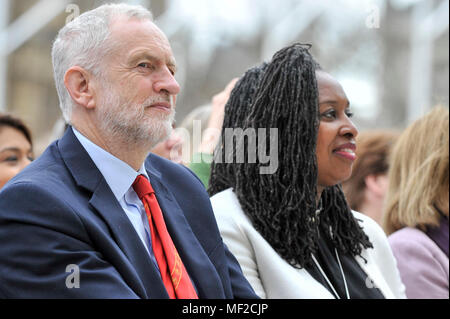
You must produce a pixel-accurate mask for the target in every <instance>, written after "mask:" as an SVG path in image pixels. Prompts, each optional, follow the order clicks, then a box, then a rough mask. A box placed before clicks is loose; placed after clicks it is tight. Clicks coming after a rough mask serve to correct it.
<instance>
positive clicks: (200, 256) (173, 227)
mask: <svg viewBox="0 0 450 319" xmlns="http://www.w3.org/2000/svg"><path fill="white" fill-rule="evenodd" d="M147 163H149V161H147V162H146V168H147V173H148V174H149V177H150V182H151V184H152V187H153V189H154V191H155V194H156V198H157V200H158V203H159V206H160V207H161V211H162V212H163V215H164V221H165V223H166V226H167V230H168V232H169V234H170V236H171V238H172V241H173V243H174V245H175V247H176V248H177V251H178V253H179V254H180V257H181V260H182V261H183V264H184V266H185V267H186V270H187V272H188V273H189V276H190V278H191V281H192V282H193V284H194V286H195V288H196V289H197V293H198V296H199V297H200V298H201V297H202V296H208V298H225V295H224V292H223V288H222V287H221V286H220V285H219V283H220V282H221V279H220V277H219V274H218V273H217V271H216V269H215V267H214V266H213V264H212V263H211V261H210V259H209V257H208V256H207V255H206V253H205V251H204V250H203V247H202V246H201V244H200V243H199V241H198V240H197V238H196V237H195V235H194V232H193V231H192V229H191V227H190V226H189V223H188V221H187V220H186V218H185V216H184V213H183V211H182V210H181V208H180V206H179V205H178V203H177V201H176V199H175V197H174V196H173V194H172V193H171V192H170V191H169V190H168V189H167V188H166V187H165V186H164V184H163V183H162V181H161V177H160V174H158V172H156V171H155V170H154V169H153V168H151V167H148V165H147Z"/></svg>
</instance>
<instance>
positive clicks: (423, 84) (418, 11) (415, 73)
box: [407, 0, 449, 123]
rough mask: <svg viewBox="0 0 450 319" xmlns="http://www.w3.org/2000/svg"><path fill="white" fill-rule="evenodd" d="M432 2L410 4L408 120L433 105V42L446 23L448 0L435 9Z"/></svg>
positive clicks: (443, 30) (408, 121)
mask: <svg viewBox="0 0 450 319" xmlns="http://www.w3.org/2000/svg"><path fill="white" fill-rule="evenodd" d="M432 5H433V2H432V1H422V2H419V3H417V4H416V5H415V6H414V7H413V12H412V19H411V39H410V41H411V42H410V45H411V60H410V75H409V96H408V113H407V114H408V118H407V123H411V122H413V121H414V120H416V119H417V118H418V117H420V116H422V115H424V114H425V113H426V112H427V111H428V110H429V109H430V108H431V107H432V105H431V103H432V97H431V92H432V81H433V77H432V75H433V70H432V67H433V47H434V42H435V41H436V39H437V38H438V37H439V36H441V35H442V34H443V33H444V32H445V31H446V30H448V27H449V26H448V25H449V14H448V10H449V2H448V0H441V2H440V3H439V5H438V6H437V7H436V8H435V9H434V10H433V6H432Z"/></svg>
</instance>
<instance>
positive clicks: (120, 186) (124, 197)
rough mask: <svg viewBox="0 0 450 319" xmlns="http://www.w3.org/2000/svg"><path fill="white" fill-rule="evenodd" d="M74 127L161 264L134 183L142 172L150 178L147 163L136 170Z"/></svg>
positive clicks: (128, 215)
mask: <svg viewBox="0 0 450 319" xmlns="http://www.w3.org/2000/svg"><path fill="white" fill-rule="evenodd" d="M72 130H73V132H74V134H75V136H76V137H77V139H78V140H79V141H80V143H81V145H82V146H83V147H84V149H85V150H86V152H87V153H88V154H89V156H90V157H91V159H92V161H93V162H94V164H95V165H96V166H97V168H98V170H99V171H100V173H101V174H102V175H103V177H104V178H105V180H106V183H108V185H109V187H110V188H111V191H112V192H113V194H114V196H115V197H116V199H117V201H118V202H119V204H120V206H122V208H123V210H124V212H125V214H126V215H127V217H128V219H129V220H130V222H131V224H132V225H133V227H134V229H135V230H136V233H137V234H138V235H139V238H140V239H141V241H142V243H143V244H144V246H145V247H146V248H147V251H148V252H149V254H150V257H151V258H152V259H153V262H154V263H155V265H156V267H158V264H157V262H156V259H155V257H154V254H153V249H152V248H151V247H152V244H151V236H150V227H149V225H148V219H147V215H146V213H145V208H144V205H143V204H142V201H141V200H140V199H139V197H138V196H137V194H136V192H135V191H134V189H133V186H132V185H133V183H134V181H135V179H136V177H137V176H138V175H144V176H145V177H147V178H149V177H148V175H147V171H146V170H145V167H144V164H142V166H141V168H140V169H139V171H137V172H136V171H135V170H134V169H133V168H132V167H131V166H129V165H128V164H127V163H125V162H123V161H122V160H120V159H118V158H117V157H115V156H113V155H112V154H110V153H108V152H107V151H105V150H104V149H103V148H101V147H99V146H98V145H96V144H94V143H92V142H91V141H90V140H89V139H88V138H86V137H85V136H83V134H81V133H80V132H79V131H77V130H76V129H75V128H74V127H72ZM149 180H150V179H149Z"/></svg>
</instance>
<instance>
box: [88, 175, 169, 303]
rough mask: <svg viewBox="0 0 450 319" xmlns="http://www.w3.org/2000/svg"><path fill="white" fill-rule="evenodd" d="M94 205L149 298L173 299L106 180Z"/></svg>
mask: <svg viewBox="0 0 450 319" xmlns="http://www.w3.org/2000/svg"><path fill="white" fill-rule="evenodd" d="M90 204H91V205H92V206H93V207H94V208H95V209H96V210H97V211H98V213H99V214H100V215H101V216H102V217H103V219H104V220H105V221H106V223H107V224H108V225H109V227H110V229H111V232H112V234H113V235H114V240H115V242H116V243H117V244H118V246H119V247H120V249H121V250H122V251H123V252H124V254H125V255H126V257H127V258H128V260H129V261H130V263H131V264H132V265H133V267H134V269H135V270H136V272H137V274H138V277H139V280H140V281H141V284H142V285H143V286H144V287H145V292H146V296H148V297H149V298H157V299H160V298H169V295H168V294H167V291H166V289H165V287H164V284H163V282H162V280H161V277H160V275H159V271H158V270H157V269H156V267H155V266H154V264H153V262H152V261H151V259H150V256H149V254H148V251H147V249H146V248H145V247H144V245H143V244H142V242H141V240H140V239H139V237H138V235H137V234H136V231H135V230H134V228H133V226H132V224H131V222H130V221H129V219H128V217H127V216H126V214H125V212H124V211H123V209H122V207H121V206H120V204H119V203H118V202H117V200H116V199H115V197H114V195H113V193H112V191H111V189H110V188H109V186H108V184H107V183H106V181H105V180H104V179H102V181H100V183H99V184H98V187H97V189H96V190H95V192H94V194H93V195H92V198H91V200H90Z"/></svg>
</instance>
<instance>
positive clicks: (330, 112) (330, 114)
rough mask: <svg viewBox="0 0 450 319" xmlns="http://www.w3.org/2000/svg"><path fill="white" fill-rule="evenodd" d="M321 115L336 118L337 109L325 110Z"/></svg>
mask: <svg viewBox="0 0 450 319" xmlns="http://www.w3.org/2000/svg"><path fill="white" fill-rule="evenodd" d="M320 117H323V118H327V119H334V118H336V111H335V110H328V111H326V112H323V113H322V114H320Z"/></svg>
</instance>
